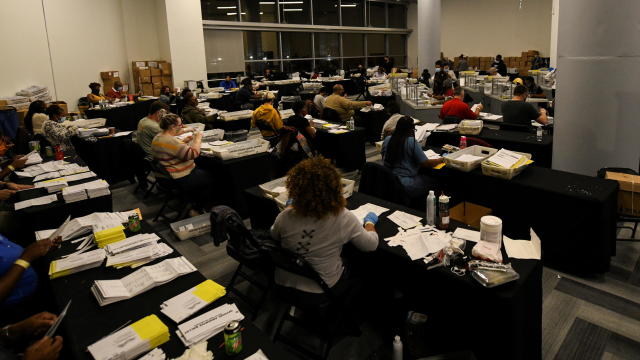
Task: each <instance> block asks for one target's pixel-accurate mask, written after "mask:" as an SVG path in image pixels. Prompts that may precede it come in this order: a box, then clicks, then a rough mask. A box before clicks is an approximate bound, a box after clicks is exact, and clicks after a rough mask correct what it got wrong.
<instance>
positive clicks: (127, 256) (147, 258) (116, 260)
mask: <svg viewBox="0 0 640 360" xmlns="http://www.w3.org/2000/svg"><path fill="white" fill-rule="evenodd" d="M172 252H173V248H172V247H171V246H169V245H167V244H165V243H154V244H151V245H150V246H145V247H142V248H138V249H132V250H129V251H125V252H122V253H119V254H116V255H108V256H107V266H113V267H115V268H117V269H120V268H123V267H131V268H137V267H139V266H142V265H145V264H147V263H149V262H151V261H153V260H155V259H159V258H161V257H165V256H167V255H169V254H171V253H172Z"/></svg>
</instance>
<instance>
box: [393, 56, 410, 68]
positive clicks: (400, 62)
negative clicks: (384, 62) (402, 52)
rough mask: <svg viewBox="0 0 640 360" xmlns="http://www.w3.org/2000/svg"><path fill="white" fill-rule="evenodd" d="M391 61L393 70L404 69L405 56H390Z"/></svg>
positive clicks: (405, 63) (405, 65) (405, 64)
mask: <svg viewBox="0 0 640 360" xmlns="http://www.w3.org/2000/svg"><path fill="white" fill-rule="evenodd" d="M391 59H392V60H393V67H395V68H404V67H407V57H406V56H391Z"/></svg>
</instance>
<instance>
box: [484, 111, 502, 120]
mask: <svg viewBox="0 0 640 360" xmlns="http://www.w3.org/2000/svg"><path fill="white" fill-rule="evenodd" d="M502 117H503V116H502V115H496V114H490V113H480V118H481V119H483V120H493V121H498V120H500V119H502Z"/></svg>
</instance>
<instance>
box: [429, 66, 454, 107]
mask: <svg viewBox="0 0 640 360" xmlns="http://www.w3.org/2000/svg"><path fill="white" fill-rule="evenodd" d="M437 70H438V69H437V68H436V74H435V75H434V76H433V97H434V98H436V99H438V100H444V98H445V97H446V96H451V95H453V92H452V91H449V89H450V88H448V87H447V86H446V82H448V80H449V75H447V73H445V72H444V71H437Z"/></svg>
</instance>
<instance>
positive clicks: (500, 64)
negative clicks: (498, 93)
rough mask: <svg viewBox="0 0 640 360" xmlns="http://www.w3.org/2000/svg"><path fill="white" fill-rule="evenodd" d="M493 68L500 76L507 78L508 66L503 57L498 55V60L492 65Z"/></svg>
mask: <svg viewBox="0 0 640 360" xmlns="http://www.w3.org/2000/svg"><path fill="white" fill-rule="evenodd" d="M491 67H494V68H496V70H498V74H500V75H502V76H507V65H506V64H505V63H504V61H502V55H500V54H498V55H496V59H495V60H494V61H493V64H491Z"/></svg>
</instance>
